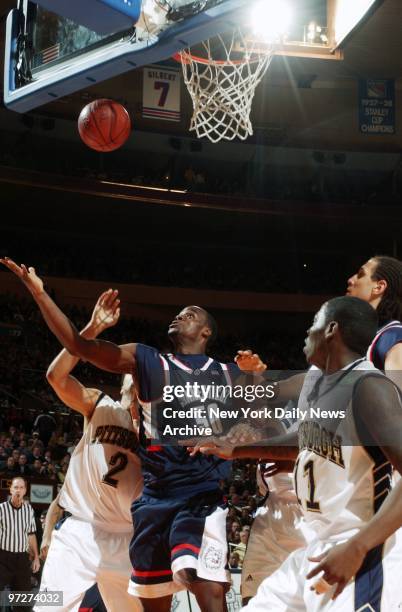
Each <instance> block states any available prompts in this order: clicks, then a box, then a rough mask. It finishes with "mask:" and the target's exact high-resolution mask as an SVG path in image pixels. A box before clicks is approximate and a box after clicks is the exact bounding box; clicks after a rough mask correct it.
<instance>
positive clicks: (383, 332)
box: [367, 321, 402, 370]
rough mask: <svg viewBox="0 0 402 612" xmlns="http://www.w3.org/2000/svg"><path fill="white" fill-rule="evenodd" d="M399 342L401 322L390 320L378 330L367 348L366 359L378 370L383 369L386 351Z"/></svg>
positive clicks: (401, 333) (400, 338)
mask: <svg viewBox="0 0 402 612" xmlns="http://www.w3.org/2000/svg"><path fill="white" fill-rule="evenodd" d="M399 342H402V323H401V322H400V321H390V322H389V323H387V324H386V325H384V326H383V327H381V329H379V330H378V332H377V334H376V336H375V338H374V340H373V341H372V343H371V344H370V346H369V348H368V351H367V359H368V360H369V361H371V362H372V363H373V364H374V365H375V367H376V368H378V369H379V370H384V366H385V358H386V356H387V353H388V351H389V350H391V348H392V347H393V346H395V344H398V343H399Z"/></svg>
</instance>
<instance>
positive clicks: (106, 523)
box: [59, 395, 142, 532]
mask: <svg viewBox="0 0 402 612" xmlns="http://www.w3.org/2000/svg"><path fill="white" fill-rule="evenodd" d="M137 448H138V437H137V434H136V433H135V432H134V429H133V423H132V420H131V415H130V412H129V411H128V410H125V409H123V408H122V407H121V405H120V404H119V403H118V402H115V401H114V400H112V399H111V398H110V397H108V396H107V395H105V396H103V397H101V400H100V401H99V402H98V404H97V406H96V408H95V411H94V413H93V416H92V418H91V420H90V421H89V423H88V427H87V429H86V431H85V432H84V435H83V436H82V438H81V440H80V442H79V443H78V445H77V446H76V448H75V450H74V453H73V454H72V456H71V460H70V465H69V468H68V472H67V475H66V479H65V481H64V485H63V488H62V490H61V494H60V501H59V504H60V506H61V507H62V508H64V509H65V510H68V512H71V514H72V515H73V516H75V517H76V518H78V519H82V520H84V521H88V522H90V523H93V524H95V525H98V526H99V527H103V528H105V529H107V530H109V531H114V532H124V531H132V528H133V527H132V520H131V514H130V506H131V502H132V501H133V500H134V499H136V498H137V497H138V496H139V495H140V494H141V491H142V477H141V466H140V459H139V457H138V455H137V453H136V451H137Z"/></svg>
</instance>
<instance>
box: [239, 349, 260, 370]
mask: <svg viewBox="0 0 402 612" xmlns="http://www.w3.org/2000/svg"><path fill="white" fill-rule="evenodd" d="M234 360H235V362H236V363H237V365H238V366H239V368H240V370H242V371H243V372H257V373H262V372H264V371H265V370H266V369H267V366H266V364H265V363H264V362H263V361H262V359H261V358H260V356H259V355H258V354H257V353H253V352H252V351H237V355H236V357H235V359H234Z"/></svg>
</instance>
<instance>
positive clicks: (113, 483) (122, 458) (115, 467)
mask: <svg viewBox="0 0 402 612" xmlns="http://www.w3.org/2000/svg"><path fill="white" fill-rule="evenodd" d="M127 464H128V459H127V455H126V454H125V453H122V452H120V451H119V452H118V453H115V454H114V455H112V456H111V457H110V461H109V465H110V466H111V467H110V469H109V470H108V471H107V472H106V474H105V475H104V477H103V478H102V482H104V483H105V484H107V485H109V486H110V487H114V488H115V489H117V485H118V484H119V481H118V480H117V479H116V478H112V476H114V475H115V474H117V473H118V472H121V471H122V470H124V468H126V467H127Z"/></svg>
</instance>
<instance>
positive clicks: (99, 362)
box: [34, 291, 122, 372]
mask: <svg viewBox="0 0 402 612" xmlns="http://www.w3.org/2000/svg"><path fill="white" fill-rule="evenodd" d="M34 299H35V301H36V302H37V304H38V306H39V308H40V311H41V313H42V315H43V318H44V319H45V321H46V324H47V326H48V327H49V329H50V330H51V331H52V332H53V334H54V335H55V336H56V338H57V339H58V340H59V342H60V343H61V344H62V345H63V346H64V348H66V349H67V350H68V352H69V353H70V354H71V355H73V356H75V357H78V358H79V359H83V360H85V361H90V362H91V363H92V364H93V365H95V366H97V367H99V368H101V369H103V370H107V371H109V372H120V371H122V370H121V369H120V368H116V367H115V365H114V364H118V363H119V359H120V349H119V347H118V346H117V345H115V344H112V343H111V342H106V341H105V340H97V339H95V340H87V339H85V338H83V337H82V336H80V334H79V333H78V331H77V329H76V328H75V327H74V325H73V323H72V322H71V321H70V319H69V318H68V317H67V316H66V315H65V314H64V313H63V312H62V311H61V310H60V308H59V307H58V306H57V305H56V304H55V303H54V302H53V300H52V299H51V297H50V296H49V295H48V294H47V293H46V292H45V291H44V292H43V293H41V294H40V296H35V295H34Z"/></svg>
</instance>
